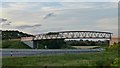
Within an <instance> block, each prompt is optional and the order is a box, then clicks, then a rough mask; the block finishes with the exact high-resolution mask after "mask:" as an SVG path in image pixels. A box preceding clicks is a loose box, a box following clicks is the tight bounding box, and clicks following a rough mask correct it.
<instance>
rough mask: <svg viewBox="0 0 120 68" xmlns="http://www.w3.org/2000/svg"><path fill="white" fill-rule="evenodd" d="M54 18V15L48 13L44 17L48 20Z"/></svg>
mask: <svg viewBox="0 0 120 68" xmlns="http://www.w3.org/2000/svg"><path fill="white" fill-rule="evenodd" d="M53 16H55V15H54V13H48V14H47V15H45V16H44V17H43V19H47V18H50V17H53Z"/></svg>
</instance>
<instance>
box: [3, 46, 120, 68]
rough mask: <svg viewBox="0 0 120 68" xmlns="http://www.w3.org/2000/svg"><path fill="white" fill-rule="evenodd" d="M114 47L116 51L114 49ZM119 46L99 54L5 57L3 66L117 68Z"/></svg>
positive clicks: (111, 47) (119, 59)
mask: <svg viewBox="0 0 120 68" xmlns="http://www.w3.org/2000/svg"><path fill="white" fill-rule="evenodd" d="M116 45H117V46H118V47H116ZM114 46H115V47H116V49H115V48H113V47H114ZM119 46H120V44H114V45H112V46H110V47H109V48H107V50H106V51H103V52H98V53H80V54H63V55H47V56H45V55H41V56H31V57H30V56H29V57H3V66H18V67H19V66H23V67H26V66H31V67H32V66H33V67H32V68H35V67H34V66H89V67H90V66H99V67H100V68H110V67H111V68H112V67H113V68H115V66H120V64H119V62H120V58H119V57H118V50H117V49H118V48H119ZM13 61H16V62H13ZM108 66H109V67H108ZM3 68H5V67H3ZM48 68H49V67H48ZM92 68H93V67H92ZM97 68H98V67H97Z"/></svg>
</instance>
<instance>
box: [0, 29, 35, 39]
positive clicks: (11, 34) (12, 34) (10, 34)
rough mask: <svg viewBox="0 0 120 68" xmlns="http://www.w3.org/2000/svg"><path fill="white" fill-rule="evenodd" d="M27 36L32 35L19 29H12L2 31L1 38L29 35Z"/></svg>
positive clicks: (17, 37) (18, 37)
mask: <svg viewBox="0 0 120 68" xmlns="http://www.w3.org/2000/svg"><path fill="white" fill-rule="evenodd" d="M29 36H33V35H30V34H26V33H23V32H19V31H12V30H11V31H9V30H6V31H2V40H9V39H20V38H21V37H29Z"/></svg>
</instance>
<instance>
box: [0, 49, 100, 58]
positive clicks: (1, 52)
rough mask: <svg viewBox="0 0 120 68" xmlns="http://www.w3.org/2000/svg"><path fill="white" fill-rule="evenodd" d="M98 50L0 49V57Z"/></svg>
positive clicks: (98, 50) (94, 50) (97, 50)
mask: <svg viewBox="0 0 120 68" xmlns="http://www.w3.org/2000/svg"><path fill="white" fill-rule="evenodd" d="M101 51H102V50H100V49H0V56H2V57H4V56H33V55H53V54H72V53H74V54H78V53H88V52H101Z"/></svg>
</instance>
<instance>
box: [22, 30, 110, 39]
mask: <svg viewBox="0 0 120 68" xmlns="http://www.w3.org/2000/svg"><path fill="white" fill-rule="evenodd" d="M111 36H112V33H110V32H100V31H61V32H49V33H46V34H39V35H36V36H35V37H22V38H21V39H22V40H42V39H109V40H110V39H111Z"/></svg>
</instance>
